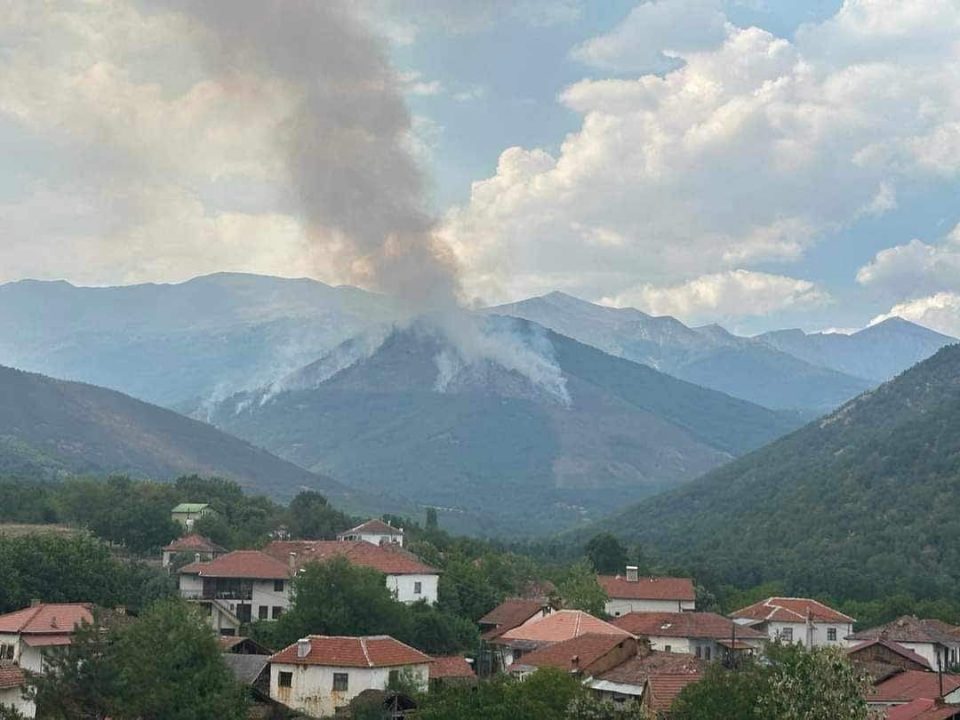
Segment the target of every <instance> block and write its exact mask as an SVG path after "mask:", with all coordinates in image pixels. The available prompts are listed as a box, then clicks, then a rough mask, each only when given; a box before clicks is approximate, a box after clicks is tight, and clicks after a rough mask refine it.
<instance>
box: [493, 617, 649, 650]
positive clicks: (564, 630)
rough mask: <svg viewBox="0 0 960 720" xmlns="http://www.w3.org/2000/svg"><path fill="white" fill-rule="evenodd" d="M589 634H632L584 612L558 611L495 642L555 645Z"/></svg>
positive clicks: (508, 631) (516, 629)
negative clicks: (526, 642)
mask: <svg viewBox="0 0 960 720" xmlns="http://www.w3.org/2000/svg"><path fill="white" fill-rule="evenodd" d="M588 634H600V635H618V636H621V637H622V636H626V635H629V634H630V633H628V632H627V631H626V630H621V629H620V628H618V627H616V626H614V625H611V624H610V623H608V622H605V621H603V620H600V619H599V618H595V617H594V616H593V615H591V614H589V613H585V612H583V611H582V610H558V611H557V612H554V613H550V614H549V615H547V616H545V617H541V618H539V619H537V620H533V621H532V622H529V623H527V624H526V625H521V626H520V627H515V628H513V629H511V630H507V631H506V632H505V633H503V634H502V635H500V637H498V638H497V639H496V641H495V642H498V643H505V644H509V643H511V642H513V641H532V642H536V643H553V642H560V641H561V640H569V639H570V638H575V637H580V636H581V635H588Z"/></svg>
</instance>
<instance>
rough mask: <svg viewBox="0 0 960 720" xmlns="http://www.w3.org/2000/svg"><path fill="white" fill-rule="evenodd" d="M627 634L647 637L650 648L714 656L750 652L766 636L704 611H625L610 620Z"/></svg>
mask: <svg viewBox="0 0 960 720" xmlns="http://www.w3.org/2000/svg"><path fill="white" fill-rule="evenodd" d="M612 623H613V624H614V625H616V626H617V627H618V628H621V629H622V630H626V631H627V632H629V633H630V634H631V635H635V636H638V637H644V638H647V639H648V640H649V641H650V647H651V648H652V649H653V650H661V651H663V652H673V653H683V654H686V655H695V656H696V657H698V658H702V659H703V660H716V659H720V658H723V657H726V655H727V654H728V653H730V652H744V653H749V652H754V651H757V650H759V649H760V648H761V647H762V646H763V641H764V640H766V639H767V636H766V635H764V634H763V633H762V632H758V631H757V630H754V629H753V628H750V627H746V626H738V625H737V624H736V623H735V622H733V621H732V620H729V619H728V618H725V617H723V616H722V615H717V614H716V613H705V612H672V613H664V612H649V613H644V612H641V613H627V614H626V615H622V616H620V617H618V618H616V619H615V620H613V621H612Z"/></svg>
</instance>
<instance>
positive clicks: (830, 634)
mask: <svg viewBox="0 0 960 720" xmlns="http://www.w3.org/2000/svg"><path fill="white" fill-rule="evenodd" d="M827 641H828V642H836V641H837V629H836V628H827Z"/></svg>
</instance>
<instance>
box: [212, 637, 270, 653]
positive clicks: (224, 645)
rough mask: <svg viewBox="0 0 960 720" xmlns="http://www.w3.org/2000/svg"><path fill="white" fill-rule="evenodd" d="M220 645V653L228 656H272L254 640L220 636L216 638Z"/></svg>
mask: <svg viewBox="0 0 960 720" xmlns="http://www.w3.org/2000/svg"><path fill="white" fill-rule="evenodd" d="M217 640H218V641H219V643H220V652H222V653H224V654H229V655H267V656H269V655H272V654H273V651H272V650H268V649H267V648H266V647H264V646H263V645H261V644H260V643H258V642H257V641H256V640H253V639H252V638H248V637H240V636H237V635H221V636H220V637H218V638H217Z"/></svg>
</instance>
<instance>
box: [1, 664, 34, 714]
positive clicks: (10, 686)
mask: <svg viewBox="0 0 960 720" xmlns="http://www.w3.org/2000/svg"><path fill="white" fill-rule="evenodd" d="M26 683H27V678H26V675H24V673H23V670H21V669H20V668H19V667H17V666H16V665H0V707H2V706H7V707H12V708H14V709H15V710H19V711H20V714H21V715H23V716H24V717H28V718H32V717H34V716H36V714H37V708H36V705H35V704H34V702H33V701H32V700H27V699H26V698H24V696H23V692H24V690H25V689H26Z"/></svg>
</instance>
